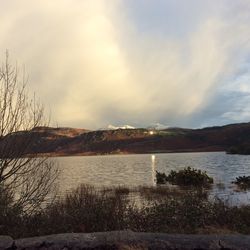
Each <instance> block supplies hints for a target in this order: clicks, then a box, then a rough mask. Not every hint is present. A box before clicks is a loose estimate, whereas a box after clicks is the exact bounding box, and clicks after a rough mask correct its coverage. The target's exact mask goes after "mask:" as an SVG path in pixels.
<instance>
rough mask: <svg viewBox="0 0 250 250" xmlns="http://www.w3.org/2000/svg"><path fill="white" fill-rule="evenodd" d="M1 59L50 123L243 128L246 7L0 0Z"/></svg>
mask: <svg viewBox="0 0 250 250" xmlns="http://www.w3.org/2000/svg"><path fill="white" fill-rule="evenodd" d="M0 3H1V9H0V16H1V22H0V36H1V40H0V47H1V51H0V55H1V58H2V60H1V61H3V60H4V55H5V51H6V49H8V51H9V53H10V58H11V60H12V62H14V63H15V62H16V61H17V62H18V64H19V65H20V66H21V67H22V65H25V67H26V72H27V74H28V75H29V87H30V90H31V91H35V92H36V93H37V96H39V98H40V100H41V102H42V103H44V104H45V106H46V107H47V108H48V109H51V117H52V123H51V125H52V126H57V125H58V126H59V127H76V128H88V129H99V128H104V127H107V126H108V125H109V124H112V125H114V126H121V125H124V124H128V125H131V126H134V127H147V126H150V125H151V124H154V123H160V124H163V125H166V126H170V127H173V126H174V127H187V128H201V127H206V126H214V125H224V124H230V123H238V122H247V121H250V0H238V1H233V0H221V1H215V0H202V1H201V0H187V1H185V2H184V1H181V0H155V1H150V0H138V1H133V0H91V1H88V0H82V1H80V0H71V1H69V0H54V1H48V0H37V1H32V0H23V1H18V0H9V1H4V0H0Z"/></svg>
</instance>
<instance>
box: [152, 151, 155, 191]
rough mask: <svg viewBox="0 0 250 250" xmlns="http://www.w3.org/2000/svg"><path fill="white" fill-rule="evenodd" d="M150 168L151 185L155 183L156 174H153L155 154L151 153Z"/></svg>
mask: <svg viewBox="0 0 250 250" xmlns="http://www.w3.org/2000/svg"><path fill="white" fill-rule="evenodd" d="M151 168H152V185H153V186H155V185H156V176H155V155H151Z"/></svg>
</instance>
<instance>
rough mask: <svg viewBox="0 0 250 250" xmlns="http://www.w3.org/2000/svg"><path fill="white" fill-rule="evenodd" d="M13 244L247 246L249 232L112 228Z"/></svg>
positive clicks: (186, 249)
mask: <svg viewBox="0 0 250 250" xmlns="http://www.w3.org/2000/svg"><path fill="white" fill-rule="evenodd" d="M10 239H11V238H10ZM11 242H13V241H12V239H11V241H10V244H9V246H11ZM14 244H15V245H14V247H13V248H9V250H10V249H16V250H19V249H20V250H21V249H22V250H23V249H25V250H32V249H40V250H45V249H50V250H54V249H64V250H68V249H71V250H73V249H82V250H91V249H92V250H149V249H150V250H161V249H166V250H178V249H181V250H191V249H192V250H193V249H202V250H211V249H214V250H217V249H218V250H219V249H220V250H221V249H224V250H243V249H244V250H247V249H249V250H250V236H242V235H182V234H163V233H161V234H160V233H135V232H132V231H113V232H103V233H87V234H82V233H81V234H77V233H72V234H57V235H49V236H42V237H34V238H26V239H18V240H15V242H14ZM1 249H6V248H1Z"/></svg>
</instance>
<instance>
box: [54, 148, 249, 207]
mask: <svg viewBox="0 0 250 250" xmlns="http://www.w3.org/2000/svg"><path fill="white" fill-rule="evenodd" d="M56 159H57V161H58V162H59V165H60V168H61V169H62V174H61V177H60V180H59V182H60V187H59V189H60V193H61V194H62V195H63V194H65V192H67V191H69V190H71V189H72V188H75V187H77V186H78V185H79V184H82V183H85V184H91V185H95V186H110V185H126V186H129V187H131V186H140V185H147V186H148V185H156V183H155V171H156V170H158V171H160V172H165V173H166V174H168V173H169V172H170V171H171V170H172V169H173V170H180V169H183V168H184V167H187V166H191V167H194V168H198V169H201V170H202V171H207V173H208V174H209V175H210V176H212V177H213V178H214V182H215V185H214V186H213V190H212V191H211V194H212V195H215V196H219V197H221V198H223V199H225V200H226V199H227V200H232V199H233V200H235V202H237V203H238V202H239V203H244V202H248V203H249V202H250V193H249V192H248V191H247V192H235V185H233V184H232V183H231V182H232V181H233V180H234V179H235V178H236V177H238V176H240V175H250V156H240V155H227V154H225V153H224V152H216V153H172V154H154V155H148V154H144V155H143V154H142V155H106V156H84V157H83V156H75V157H58V158H56ZM222 184H223V188H222Z"/></svg>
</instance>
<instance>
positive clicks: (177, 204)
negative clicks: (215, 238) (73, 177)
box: [0, 185, 250, 238]
mask: <svg viewBox="0 0 250 250" xmlns="http://www.w3.org/2000/svg"><path fill="white" fill-rule="evenodd" d="M118 190H119V192H117V189H115V188H109V189H105V190H102V189H101V190H97V189H95V188H93V187H91V186H86V185H83V186H80V187H79V188H77V189H76V190H75V191H74V192H72V194H68V195H67V196H66V197H65V198H64V199H61V200H58V201H56V202H53V203H52V204H49V206H48V207H47V208H45V209H44V210H42V211H40V212H36V213H34V214H32V215H30V214H25V213H22V212H20V211H18V210H8V211H11V214H6V215H3V214H1V216H3V217H1V218H0V221H1V223H2V224H1V227H0V229H1V231H0V234H8V235H10V236H12V237H14V238H20V237H28V236H36V235H47V234H55V233H72V232H86V233H88V232H97V231H111V230H125V229H131V230H133V231H139V232H163V233H231V232H233V233H236V232H238V233H244V234H249V233H250V206H241V207H230V206H228V205H226V204H225V203H224V202H222V201H220V200H215V201H211V200H208V198H207V194H206V193H204V191H201V190H195V189H193V190H192V191H183V192H179V191H178V192H177V193H175V192H174V191H173V190H170V189H168V188H166V189H164V187H160V189H159V190H158V188H157V187H147V188H139V189H136V190H130V192H127V190H126V192H125V191H124V190H125V189H124V188H123V189H122V192H121V188H118ZM131 194H133V195H131ZM145 194H147V195H149V194H151V199H145V198H144V197H145ZM159 196H160V197H161V198H160V199H159ZM6 211H7V210H6ZM2 218H5V220H2Z"/></svg>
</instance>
